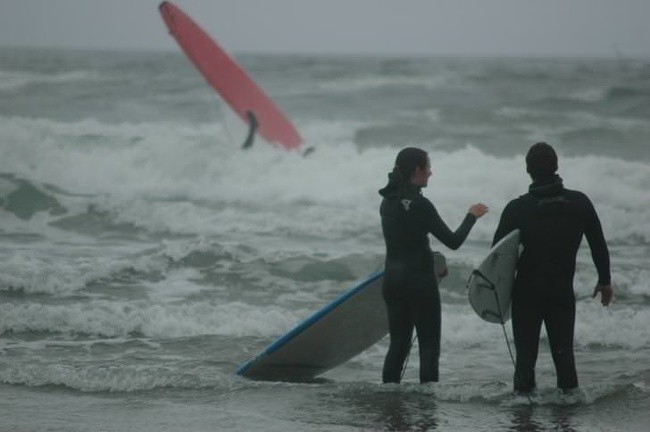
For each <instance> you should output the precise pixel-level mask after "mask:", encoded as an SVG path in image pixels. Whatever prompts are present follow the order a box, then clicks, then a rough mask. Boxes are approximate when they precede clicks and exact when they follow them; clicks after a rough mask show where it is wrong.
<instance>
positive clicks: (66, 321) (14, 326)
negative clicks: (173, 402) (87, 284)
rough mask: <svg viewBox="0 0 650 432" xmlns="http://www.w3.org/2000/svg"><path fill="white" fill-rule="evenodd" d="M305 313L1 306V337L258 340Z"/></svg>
mask: <svg viewBox="0 0 650 432" xmlns="http://www.w3.org/2000/svg"><path fill="white" fill-rule="evenodd" d="M305 315H306V311H300V310H294V311H287V310H285V309H283V308H280V307H277V306H268V307H257V306H251V305H248V304H245V303H241V302H224V303H221V304H213V303H212V302H195V303H184V304H155V303H150V302H148V301H145V300H133V301H130V302H111V301H107V300H93V301H89V302H85V303H75V304H69V305H42V304H34V303H32V304H8V303H5V304H2V305H0V332H10V333H12V334H22V333H63V334H79V335H92V336H102V337H120V336H127V335H143V336H147V337H153V338H176V337H184V336H197V335H206V334H211V335H229V336H243V335H257V336H266V337H271V336H274V335H279V334H282V333H284V332H286V331H288V330H289V329H290V328H291V327H292V326H293V325H295V324H296V323H297V322H298V320H299V319H300V317H302V316H305Z"/></svg>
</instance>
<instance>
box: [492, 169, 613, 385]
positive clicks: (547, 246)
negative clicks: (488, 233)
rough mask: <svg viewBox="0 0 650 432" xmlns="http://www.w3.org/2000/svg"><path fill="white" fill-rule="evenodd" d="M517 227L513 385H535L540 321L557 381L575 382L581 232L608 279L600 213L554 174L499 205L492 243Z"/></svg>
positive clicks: (604, 280)
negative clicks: (519, 249) (501, 207)
mask: <svg viewBox="0 0 650 432" xmlns="http://www.w3.org/2000/svg"><path fill="white" fill-rule="evenodd" d="M516 228H518V229H520V230H521V243H522V245H523V252H522V254H521V257H520V258H519V262H518V263H517V276H516V279H515V283H514V287H513V292H512V329H513V334H514V339H515V347H516V349H517V361H516V366H515V377H514V387H515V390H516V391H531V390H532V389H533V388H534V387H535V362H536V361H537V351H538V346H539V333H540V330H541V326H542V322H544V325H545V327H546V333H547V335H548V340H549V344H550V347H551V354H552V356H553V362H554V364H555V369H556V372H557V386H558V387H559V388H561V389H571V388H574V387H577V386H578V377H577V373H576V368H575V359H574V355H573V330H574V323H575V295H574V292H573V277H574V274H575V267H576V254H577V252H578V249H579V247H580V242H581V241H582V236H583V234H584V235H585V236H586V237H587V241H588V243H589V247H590V249H591V255H592V258H593V261H594V264H595V265H596V269H597V271H598V283H599V284H603V285H609V284H610V269H609V252H608V249H607V244H606V243H605V238H604V236H603V231H602V228H601V225H600V220H599V219H598V215H597V214H596V211H595V209H594V207H593V205H592V203H591V201H590V200H589V198H588V197H587V196H586V195H585V194H583V193H582V192H578V191H572V190H568V189H565V188H564V186H563V185H562V179H561V178H560V177H559V176H557V175H553V176H550V177H546V178H544V179H541V180H538V181H536V182H534V183H532V184H531V185H530V188H529V192H528V193H527V194H526V195H522V196H520V197H519V198H517V199H514V200H512V201H510V203H508V205H507V206H506V208H505V209H504V210H503V214H502V215H501V220H500V222H499V226H498V228H497V230H496V232H495V234H494V241H493V244H495V243H497V242H498V241H499V240H500V239H501V238H503V237H504V236H506V235H507V234H508V233H509V232H510V231H512V230H514V229H516Z"/></svg>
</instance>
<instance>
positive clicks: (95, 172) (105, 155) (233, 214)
mask: <svg viewBox="0 0 650 432" xmlns="http://www.w3.org/2000/svg"><path fill="white" fill-rule="evenodd" d="M0 123H1V124H2V126H3V130H5V132H3V133H4V134H5V135H7V136H8V137H9V138H8V139H7V137H5V139H3V141H2V145H3V147H7V148H6V150H7V151H6V152H5V153H4V156H5V157H3V160H2V161H1V162H0V170H2V171H5V172H15V173H18V174H20V175H22V176H24V177H27V178H31V179H34V180H38V181H43V182H50V183H54V184H56V185H58V186H60V187H63V188H64V189H66V190H69V191H73V192H82V193H90V194H96V195H101V199H97V204H99V205H100V206H101V207H102V208H104V209H107V210H110V211H111V212H114V214H116V215H117V217H118V219H119V220H120V221H122V222H129V223H133V224H135V225H137V226H140V227H143V228H148V229H151V230H169V231H171V232H184V233H188V232H199V233H225V232H236V231H244V230H247V229H251V228H253V229H255V230H260V231H262V232H272V231H280V232H281V231H283V230H284V231H287V230H289V231H292V232H296V231H301V230H302V231H304V232H309V233H311V232H318V231H319V230H324V231H332V227H344V228H345V229H346V230H348V231H356V232H364V231H366V230H377V227H378V222H379V219H378V214H377V206H378V202H379V196H378V194H377V189H379V188H380V187H381V186H383V184H384V183H385V179H386V173H387V172H388V171H389V170H390V169H391V167H392V164H393V161H394V157H395V153H396V151H395V149H393V148H374V149H369V150H365V151H360V150H358V149H357V148H356V147H355V146H354V145H353V144H351V143H350V142H349V141H347V139H346V136H345V135H346V133H345V131H341V132H338V133H334V134H332V130H331V129H330V128H329V125H328V124H327V123H325V124H320V125H319V126H316V125H313V126H312V127H311V128H310V133H313V134H314V135H315V137H314V139H313V143H314V144H316V145H317V150H316V152H314V153H313V154H311V155H310V156H309V157H306V158H302V157H301V156H300V155H299V154H297V153H295V152H293V153H285V152H282V151H279V150H276V149H274V148H272V147H270V146H265V145H263V143H259V145H258V146H256V148H255V149H254V150H253V151H250V152H241V151H233V148H231V147H229V146H225V145H216V144H215V143H214V136H215V134H219V128H218V127H216V126H212V125H206V126H204V127H199V128H197V127H195V126H193V127H190V126H189V125H182V124H174V123H157V124H153V123H147V124H120V125H108V124H102V123H98V122H96V121H95V120H86V121H82V122H78V123H58V122H52V121H45V120H30V119H6V118H5V119H0ZM340 126H342V127H343V128H345V127H346V125H340ZM347 126H348V127H349V125H347ZM336 127H337V126H336V125H334V128H336ZM6 130H8V132H6ZM89 131H94V133H96V134H98V135H101V136H103V137H105V138H106V141H107V143H108V144H104V145H96V144H92V143H88V144H84V145H74V146H71V145H70V144H69V137H70V136H75V135H76V136H78V135H80V134H87V133H89ZM321 131H322V132H321ZM349 132H350V133H352V132H351V131H349ZM319 135H322V136H323V137H326V138H323V139H320V137H319ZM333 137H335V138H337V139H338V141H335V142H327V139H332V138H333ZM8 143H11V145H10V146H8ZM430 155H431V159H432V164H433V172H434V174H433V177H432V178H431V180H430V184H429V188H428V189H426V190H425V195H426V196H428V197H430V198H431V199H432V201H433V202H434V203H435V204H436V206H437V207H438V208H439V210H440V212H441V214H442V215H443V217H444V218H445V219H446V220H448V221H449V224H450V225H451V226H453V225H454V224H455V223H456V221H457V220H459V219H460V218H462V215H463V214H464V213H465V211H466V210H467V208H468V207H469V205H470V204H471V203H473V202H477V201H483V202H485V203H486V204H488V205H489V206H490V208H491V210H492V212H491V213H490V214H489V215H488V216H487V217H486V218H484V219H483V220H481V221H480V222H479V223H478V224H477V226H476V228H475V230H474V231H473V233H472V236H475V238H479V239H482V240H488V239H489V238H490V236H491V233H492V231H493V229H494V228H495V226H496V223H497V221H498V215H499V213H500V211H501V209H502V208H503V207H504V206H505V204H506V203H507V201H508V200H510V199H512V198H514V197H516V196H518V195H519V194H522V193H524V192H525V191H526V189H527V185H528V183H529V179H528V178H527V176H526V173H525V171H524V162H523V157H522V156H521V155H516V156H513V157H510V158H498V157H495V156H491V155H487V154H485V153H484V152H482V151H480V150H478V149H477V148H475V147H472V146H468V147H465V148H462V149H459V150H456V151H453V152H440V151H432V152H431V153H430ZM560 174H561V175H562V176H563V177H564V179H565V184H566V186H567V187H569V188H576V189H581V190H583V191H584V192H586V193H587V194H588V195H589V196H590V197H591V199H592V201H593V202H594V204H595V206H596V208H597V209H598V211H599V213H600V215H601V219H602V222H603V226H604V229H605V233H606V235H607V237H608V239H610V240H614V241H626V242H627V241H638V240H640V241H643V242H648V241H650V224H649V223H647V222H644V221H647V220H650V192H648V191H650V167H648V166H647V164H644V163H637V162H629V161H623V160H619V159H612V158H606V157H595V156H580V157H565V156H562V155H561V160H560ZM197 203H200V204H202V205H197ZM246 209H254V211H246ZM274 214H275V215H277V216H275V217H274V216H273V215H274ZM324 221H328V223H326V224H324V223H323V222H324ZM189 222H191V223H189ZM335 230H336V229H335ZM348 231H346V232H348Z"/></svg>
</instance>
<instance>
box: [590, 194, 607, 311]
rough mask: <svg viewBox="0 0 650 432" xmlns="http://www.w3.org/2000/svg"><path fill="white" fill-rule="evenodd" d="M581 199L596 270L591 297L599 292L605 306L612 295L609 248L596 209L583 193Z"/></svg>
mask: <svg viewBox="0 0 650 432" xmlns="http://www.w3.org/2000/svg"><path fill="white" fill-rule="evenodd" d="M583 200H584V201H583V207H584V212H585V225H584V227H585V237H587V243H589V249H590V250H591V259H592V260H593V261H594V265H595V266H596V270H597V271H598V283H597V284H596V288H594V294H593V297H596V295H597V294H598V293H599V292H600V293H601V302H602V304H603V306H607V305H609V303H610V302H611V301H612V298H613V297H614V289H613V288H612V285H611V283H612V281H611V273H610V267H609V266H610V264H609V249H608V248H607V242H606V241H605V236H604V235H603V228H602V226H601V224H600V219H599V218H598V214H597V213H596V209H595V208H594V206H593V204H592V203H591V201H590V200H589V198H588V197H587V196H586V195H583Z"/></svg>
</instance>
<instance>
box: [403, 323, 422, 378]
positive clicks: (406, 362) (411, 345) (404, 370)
mask: <svg viewBox="0 0 650 432" xmlns="http://www.w3.org/2000/svg"><path fill="white" fill-rule="evenodd" d="M416 337H418V335H417V333H416V334H415V335H413V339H412V340H411V344H410V345H409V350H408V351H407V352H406V360H404V364H403V365H402V374H401V375H400V377H399V380H400V381H402V379H403V378H404V373H405V372H406V366H407V365H408V364H409V358H410V357H411V349H412V348H413V344H414V343H415V338H416Z"/></svg>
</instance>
